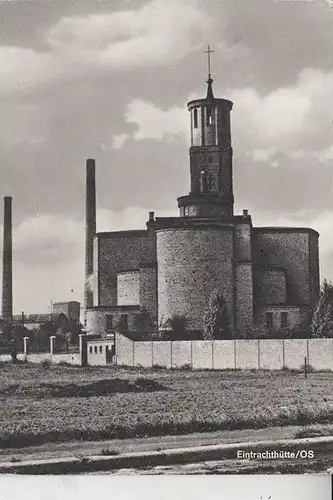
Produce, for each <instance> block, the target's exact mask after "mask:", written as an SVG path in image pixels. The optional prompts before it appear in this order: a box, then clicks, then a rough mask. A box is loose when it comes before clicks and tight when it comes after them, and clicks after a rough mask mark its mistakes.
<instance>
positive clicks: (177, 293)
mask: <svg viewBox="0 0 333 500" xmlns="http://www.w3.org/2000/svg"><path fill="white" fill-rule="evenodd" d="M157 261H158V308H159V322H161V321H163V320H166V319H168V318H170V317H172V316H173V315H176V314H178V315H183V316H185V317H186V318H187V320H188V328H189V329H194V330H202V329H203V327H204V325H203V318H204V313H205V311H206V310H207V307H208V304H209V298H210V295H211V293H212V292H214V291H216V292H218V293H220V294H222V295H223V296H224V298H225V299H226V301H227V304H228V305H229V310H230V311H232V310H233V295H234V282H233V281H234V280H233V228H232V227H221V228H219V227H209V226H207V227H202V228H200V227H198V228H195V229H194V228H193V229H183V228H177V229H172V230H168V229H167V230H159V231H157ZM230 320H231V323H233V317H231V318H230Z"/></svg>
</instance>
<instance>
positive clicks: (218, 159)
mask: <svg viewBox="0 0 333 500" xmlns="http://www.w3.org/2000/svg"><path fill="white" fill-rule="evenodd" d="M206 52H207V54H208V80H207V95H206V97H205V98H204V99H196V100H194V101H190V102H189V103H188V104H187V107H188V110H189V112H190V116H191V145H190V175H191V191H190V193H189V195H187V196H182V197H180V198H178V207H179V209H180V217H187V216H189V217H217V218H219V217H223V216H232V215H233V205H234V196H233V183H232V147H231V127H230V113H231V110H232V106H233V103H232V102H231V101H228V100H226V99H216V98H215V97H214V94H213V79H212V77H211V73H210V54H211V52H213V51H211V50H210V47H209V46H208V50H207V51H206Z"/></svg>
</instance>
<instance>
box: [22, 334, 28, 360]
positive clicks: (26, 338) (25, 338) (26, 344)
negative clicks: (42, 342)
mask: <svg viewBox="0 0 333 500" xmlns="http://www.w3.org/2000/svg"><path fill="white" fill-rule="evenodd" d="M28 340H29V337H23V352H24V355H25V356H26V355H27V354H28Z"/></svg>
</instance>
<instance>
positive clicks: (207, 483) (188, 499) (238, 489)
mask: <svg viewBox="0 0 333 500" xmlns="http://www.w3.org/2000/svg"><path fill="white" fill-rule="evenodd" d="M0 488H1V499H2V500H17V499H18V498H21V497H22V490H23V491H24V497H25V499H26V500H85V499H87V500H88V499H90V498H98V499H99V500H103V499H109V498H113V497H114V496H115V495H117V498H119V499H120V500H123V499H124V500H170V498H173V499H175V500H202V499H203V498H206V497H207V491H209V498H210V500H245V499H246V500H260V497H262V500H267V499H268V498H269V496H271V500H314V498H318V499H320V500H330V498H331V477H330V476H329V475H325V476H324V475H322V476H318V475H300V476H297V475H294V476H287V475H284V476H283V481H281V476H279V475H275V476H261V475H252V476H250V475H249V476H241V477H239V476H191V477H190V478H189V477H187V478H186V477H185V476H150V477H149V476H140V477H139V476H132V477H131V478H130V480H128V477H126V476H117V477H115V476H113V477H112V476H99V477H97V476H76V477H75V476H63V477H59V476H35V477H34V476H30V477H28V476H27V477H24V476H7V477H6V476H2V477H1V478H0Z"/></svg>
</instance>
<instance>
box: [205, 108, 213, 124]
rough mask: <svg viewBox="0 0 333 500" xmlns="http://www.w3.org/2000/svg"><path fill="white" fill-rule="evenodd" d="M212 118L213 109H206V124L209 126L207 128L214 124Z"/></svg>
mask: <svg viewBox="0 0 333 500" xmlns="http://www.w3.org/2000/svg"><path fill="white" fill-rule="evenodd" d="M212 117H213V109H212V108H207V109H206V124H207V126H209V125H211V124H212Z"/></svg>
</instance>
